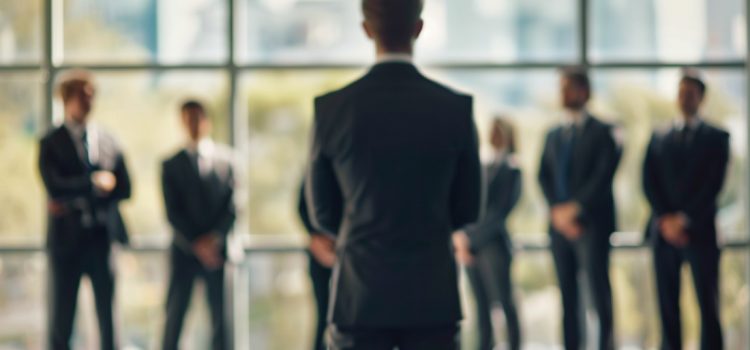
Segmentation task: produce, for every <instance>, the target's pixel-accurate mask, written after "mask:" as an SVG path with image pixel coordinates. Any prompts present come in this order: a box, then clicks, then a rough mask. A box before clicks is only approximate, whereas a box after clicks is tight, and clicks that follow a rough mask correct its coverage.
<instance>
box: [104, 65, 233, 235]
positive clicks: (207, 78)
mask: <svg viewBox="0 0 750 350" xmlns="http://www.w3.org/2000/svg"><path fill="white" fill-rule="evenodd" d="M95 79H96V84H97V99H96V101H94V109H93V111H92V116H91V118H92V121H93V122H94V123H100V124H101V125H103V126H104V127H106V128H107V129H108V130H109V131H110V132H112V133H113V134H114V135H115V137H116V138H117V139H118V140H119V142H120V144H121V145H122V147H123V149H124V152H125V157H126V161H127V165H128V168H129V170H130V176H131V178H132V181H133V196H132V198H131V199H130V200H128V201H126V202H125V203H124V204H123V205H122V208H123V209H124V215H125V219H126V222H127V224H128V228H129V230H130V232H131V237H133V238H136V239H138V238H139V236H140V238H141V239H146V238H148V239H155V238H159V237H162V238H163V237H164V236H165V235H169V234H170V232H171V231H170V230H169V228H168V225H167V222H166V219H165V218H164V209H163V200H162V194H161V193H162V192H161V177H160V176H161V174H160V172H161V162H162V161H163V160H164V159H166V158H167V157H169V156H171V155H173V154H174V152H177V151H178V149H179V148H180V147H182V146H183V145H184V144H185V142H186V136H185V134H184V132H183V129H182V125H181V124H180V119H179V118H180V117H179V115H180V114H179V107H180V104H181V103H182V102H183V101H184V100H185V99H187V98H198V99H201V100H203V101H205V103H206V104H207V105H208V111H209V114H210V115H211V116H212V120H213V121H214V136H215V137H216V139H217V140H218V141H221V142H224V143H227V141H228V135H229V119H228V116H227V110H228V103H227V96H228V93H227V89H228V85H229V83H228V80H227V77H226V75H225V74H224V73H223V72H212V71H206V72H182V71H179V72H178V71H175V72H169V73H152V72H148V71H128V72H100V73H96V74H95ZM144 236H151V237H150V238H149V237H144Z"/></svg>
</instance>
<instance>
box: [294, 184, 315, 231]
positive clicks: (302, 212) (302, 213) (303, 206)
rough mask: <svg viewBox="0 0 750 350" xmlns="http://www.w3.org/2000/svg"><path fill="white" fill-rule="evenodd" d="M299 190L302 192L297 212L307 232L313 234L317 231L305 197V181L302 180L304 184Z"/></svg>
mask: <svg viewBox="0 0 750 350" xmlns="http://www.w3.org/2000/svg"><path fill="white" fill-rule="evenodd" d="M299 191H300V193H299V199H298V202H297V213H298V214H299V219H300V221H301V222H302V225H303V226H304V227H305V232H307V234H313V233H315V232H316V230H315V227H314V226H313V223H312V221H311V220H310V214H309V213H308V211H307V199H306V198H305V183H304V181H303V182H302V186H300V190H299Z"/></svg>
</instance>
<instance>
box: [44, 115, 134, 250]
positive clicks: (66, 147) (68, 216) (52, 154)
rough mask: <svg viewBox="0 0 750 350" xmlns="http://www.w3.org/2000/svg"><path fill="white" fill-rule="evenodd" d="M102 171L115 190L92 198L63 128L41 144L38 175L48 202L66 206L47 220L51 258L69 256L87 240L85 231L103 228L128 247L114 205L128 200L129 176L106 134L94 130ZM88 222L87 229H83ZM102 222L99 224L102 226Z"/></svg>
mask: <svg viewBox="0 0 750 350" xmlns="http://www.w3.org/2000/svg"><path fill="white" fill-rule="evenodd" d="M97 134H98V137H97V140H98V141H97V145H96V147H97V149H98V152H99V160H98V164H95V165H96V166H97V167H98V169H100V170H107V171H111V172H112V173H113V174H114V175H115V177H116V179H117V185H116V187H115V189H114V190H113V191H112V192H111V193H109V194H108V195H107V196H105V197H100V196H98V195H97V194H96V193H95V189H94V186H93V184H92V182H91V172H90V170H89V169H88V168H87V166H86V164H85V161H84V160H83V159H81V156H80V155H79V153H78V151H77V149H76V146H75V143H74V141H73V138H72V136H71V134H70V132H69V131H68V129H67V128H66V127H65V126H60V127H57V128H54V129H53V130H51V131H50V132H49V133H47V135H46V136H44V137H43V138H42V140H41V143H40V150H39V171H40V173H41V176H42V181H43V182H44V187H45V189H46V190H47V196H48V197H49V199H50V200H52V201H55V202H58V203H60V204H62V205H63V206H64V208H65V209H64V213H63V214H62V215H60V216H55V215H53V214H51V213H50V214H49V215H48V220H47V222H48V224H47V246H48V248H49V249H51V250H52V251H54V252H57V253H62V254H64V253H65V252H71V251H72V250H74V249H75V247H77V246H79V245H80V244H81V243H82V240H85V239H86V237H85V236H84V232H85V231H86V229H87V228H88V227H87V225H88V226H91V225H94V226H103V227H104V228H105V229H106V231H107V234H108V236H109V238H110V240H111V241H113V242H115V241H116V242H120V243H122V244H127V243H128V235H127V230H126V228H125V224H124V222H123V220H122V216H121V215H120V210H119V206H118V204H119V203H120V201H122V200H124V199H127V198H130V193H131V187H130V176H129V175H128V169H127V166H126V165H125V158H124V156H123V154H122V151H121V149H120V146H119V145H118V144H117V142H116V141H115V139H114V138H113V137H112V136H111V135H110V134H109V133H107V132H106V131H104V130H102V129H97ZM87 213H89V214H87ZM85 217H89V220H92V221H90V224H85ZM101 218H103V222H100V221H101V220H100V219H101Z"/></svg>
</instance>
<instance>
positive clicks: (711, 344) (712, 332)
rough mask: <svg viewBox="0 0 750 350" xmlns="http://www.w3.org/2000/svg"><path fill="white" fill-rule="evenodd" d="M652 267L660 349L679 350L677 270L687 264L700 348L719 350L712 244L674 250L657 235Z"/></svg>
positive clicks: (716, 261) (717, 254)
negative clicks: (696, 309) (698, 317)
mask: <svg viewBox="0 0 750 350" xmlns="http://www.w3.org/2000/svg"><path fill="white" fill-rule="evenodd" d="M653 249H654V265H655V268H656V286H657V289H658V292H659V311H660V314H661V325H662V332H663V335H662V349H665V350H667V349H669V350H676V349H682V331H681V325H680V271H681V269H682V264H683V262H685V261H687V262H688V263H689V264H690V268H691V270H692V272H693V282H694V284H695V294H696V296H697V297H698V306H699V308H700V314H701V349H703V350H708V349H712V350H713V349H717V350H718V349H722V347H723V342H722V337H721V324H720V322H719V260H720V251H719V249H718V248H717V247H716V246H715V245H714V246H710V245H700V246H697V245H696V246H693V245H689V246H687V247H686V248H677V247H675V246H672V245H670V244H669V243H667V242H666V241H664V239H663V238H662V237H661V236H659V237H655V238H654V244H653Z"/></svg>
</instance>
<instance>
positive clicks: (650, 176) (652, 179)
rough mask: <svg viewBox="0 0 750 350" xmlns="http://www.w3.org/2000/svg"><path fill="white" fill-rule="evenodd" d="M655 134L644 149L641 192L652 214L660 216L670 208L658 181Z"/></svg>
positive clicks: (662, 187) (662, 186) (661, 185)
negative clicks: (644, 195) (649, 205)
mask: <svg viewBox="0 0 750 350" xmlns="http://www.w3.org/2000/svg"><path fill="white" fill-rule="evenodd" d="M656 142H657V141H656V135H654V136H652V137H651V142H649V145H648V149H647V150H646V158H645V159H644V161H643V176H642V181H643V192H644V193H645V194H646V199H648V202H649V204H651V209H652V210H653V212H654V215H656V216H657V217H658V216H662V215H664V214H667V213H668V212H669V211H670V210H669V207H668V205H667V203H668V201H667V200H666V198H665V197H664V184H662V183H660V181H659V179H660V178H661V177H660V176H659V173H658V169H659V167H658V164H657V159H656V154H655V153H656V149H655V148H656Z"/></svg>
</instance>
